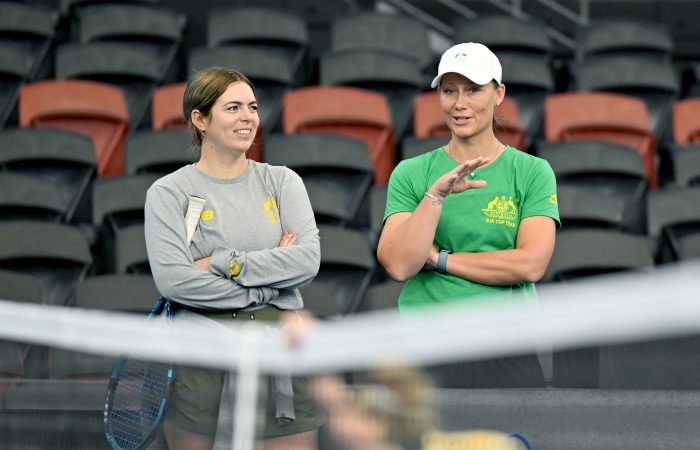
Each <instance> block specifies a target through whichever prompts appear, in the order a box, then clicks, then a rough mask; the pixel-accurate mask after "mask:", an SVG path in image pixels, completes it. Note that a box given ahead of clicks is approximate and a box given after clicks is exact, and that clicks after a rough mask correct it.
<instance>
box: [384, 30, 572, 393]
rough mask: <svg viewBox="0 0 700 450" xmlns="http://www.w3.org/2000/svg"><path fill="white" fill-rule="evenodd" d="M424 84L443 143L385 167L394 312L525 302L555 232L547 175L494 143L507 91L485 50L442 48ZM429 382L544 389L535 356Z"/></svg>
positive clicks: (546, 169) (463, 369) (542, 166)
mask: <svg viewBox="0 0 700 450" xmlns="http://www.w3.org/2000/svg"><path fill="white" fill-rule="evenodd" d="M431 87H433V88H437V90H438V92H439V102H440V108H441V110H442V113H443V117H444V120H445V122H446V124H447V126H448V128H449V129H450V132H451V138H450V141H449V142H448V143H447V144H446V145H444V146H442V147H440V148H437V149H435V150H433V151H429V152H427V153H425V154H422V155H419V156H417V157H414V158H411V159H407V160H404V161H402V162H400V163H399V164H398V165H397V167H396V168H395V169H394V171H393V173H392V175H391V178H390V181H389V187H388V194H387V204H386V211H385V214H384V228H383V230H382V234H381V237H380V239H379V244H378V249H377V257H378V259H379V261H380V263H381V264H382V265H383V266H384V268H385V269H386V271H387V273H388V274H389V276H391V277H392V278H394V279H396V280H399V281H406V284H405V286H404V288H403V291H402V292H401V295H400V297H399V302H398V306H399V309H400V311H401V314H402V315H406V314H409V313H419V312H420V310H419V308H420V307H421V306H426V305H437V304H440V303H445V302H475V301H489V300H490V298H493V299H494V300H492V301H495V299H497V298H498V299H508V298H510V297H512V298H513V299H522V298H523V297H525V298H527V299H532V300H534V299H535V298H536V292H535V282H537V281H539V280H540V279H541V278H542V277H543V275H544V273H545V271H546V269H547V265H548V264H549V260H550V258H551V256H552V252H553V250H554V243H555V231H556V229H557V227H558V226H559V225H560V223H559V211H558V206H557V188H556V180H555V176H554V172H553V171H552V168H551V167H550V166H549V164H548V163H547V161H545V160H543V159H541V158H537V157H535V156H533V155H529V154H527V153H525V152H522V151H520V150H518V149H516V148H513V147H511V146H509V145H506V144H504V143H502V142H500V141H499V139H498V138H497V137H496V135H495V133H494V127H495V126H497V120H496V119H495V117H494V112H495V108H496V106H498V105H499V104H500V103H501V102H502V101H503V99H504V97H505V94H506V86H505V85H504V84H503V82H502V68H501V64H500V62H499V60H498V57H496V55H495V54H494V53H493V52H491V50H489V49H488V48H487V47H486V46H484V45H482V44H478V43H473V42H470V43H463V44H458V45H455V46H453V47H451V48H449V49H448V50H447V51H445V53H444V54H443V55H442V58H441V60H440V63H439V66H438V73H437V76H436V77H435V79H434V80H433V81H432V84H431ZM426 338H429V337H426ZM450 373H451V374H452V375H450ZM436 376H437V377H438V379H439V384H440V385H441V386H444V387H544V376H543V373H542V369H541V367H540V364H539V360H538V359H537V355H536V354H534V353H533V354H531V355H524V356H515V357H507V358H498V359H495V360H488V361H480V362H476V363H468V364H457V365H445V366H442V367H440V368H436Z"/></svg>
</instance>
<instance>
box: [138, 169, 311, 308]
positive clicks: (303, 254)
mask: <svg viewBox="0 0 700 450" xmlns="http://www.w3.org/2000/svg"><path fill="white" fill-rule="evenodd" d="M190 195H196V196H198V197H202V198H204V199H205V200H206V203H205V205H204V210H203V211H202V213H201V215H200V221H199V226H198V228H197V231H196V232H195V234H194V238H193V239H192V243H191V245H189V246H188V245H187V244H186V242H185V241H186V239H187V237H186V225H185V214H186V212H187V205H188V201H189V197H190ZM285 231H296V232H297V234H298V238H297V243H296V245H293V246H289V247H278V245H279V242H280V239H281V238H282V234H283V232H285ZM145 233H146V246H147V249H148V259H149V261H150V265H151V271H152V272H153V277H154V279H155V282H156V286H157V287H158V289H159V291H160V293H161V294H162V295H163V296H164V297H166V298H169V299H171V300H173V301H175V302H178V303H181V304H184V305H187V306H190V307H195V308H201V309H205V310H226V309H257V308H261V307H263V306H264V305H266V304H271V305H274V306H277V307H279V308H281V309H299V308H302V307H303V302H302V299H301V295H300V294H299V290H298V289H297V288H298V287H300V286H303V285H304V284H307V283H309V282H310V281H311V280H313V278H314V277H315V276H316V274H317V273H318V268H319V264H320V256H321V251H320V243H319V236H318V228H317V227H316V222H315V220H314V215H313V211H312V209H311V204H310V203H309V197H308V194H307V193H306V188H305V187H304V184H303V182H302V180H301V178H300V177H299V176H298V175H297V174H296V173H294V172H293V171H292V170H291V169H288V168H287V167H279V166H270V165H268V164H261V163H257V162H255V161H252V160H249V163H248V168H247V169H246V171H245V172H244V173H243V174H242V175H241V176H239V177H237V178H234V179H228V180H222V179H217V178H212V177H210V176H208V175H205V174H204V173H202V172H201V171H199V169H197V167H196V166H195V165H194V164H191V165H188V166H185V167H182V168H181V169H178V170H177V171H175V172H173V173H171V174H169V175H166V176H165V177H163V178H161V179H159V180H158V181H156V182H155V183H154V184H153V186H151V188H150V189H149V190H148V195H147V198H146V206H145ZM209 256H211V272H207V271H205V270H202V269H199V268H198V267H196V266H194V261H195V260H197V259H201V258H205V257H209Z"/></svg>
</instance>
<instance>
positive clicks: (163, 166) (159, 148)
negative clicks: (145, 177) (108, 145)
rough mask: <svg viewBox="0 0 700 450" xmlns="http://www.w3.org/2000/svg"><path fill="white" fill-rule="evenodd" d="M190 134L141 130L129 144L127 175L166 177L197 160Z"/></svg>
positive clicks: (134, 134)
mask: <svg viewBox="0 0 700 450" xmlns="http://www.w3.org/2000/svg"><path fill="white" fill-rule="evenodd" d="M191 142H192V139H191V137H190V133H189V131H187V130H183V129H161V130H141V131H137V132H135V133H132V134H131V135H130V136H129V138H128V139H127V141H126V173H127V174H128V175H134V174H138V173H153V174H161V175H166V174H168V173H170V172H173V171H175V170H176V169H179V168H180V167H182V166H185V165H187V164H190V163H192V162H193V161H194V153H192V151H191V150H190V146H191Z"/></svg>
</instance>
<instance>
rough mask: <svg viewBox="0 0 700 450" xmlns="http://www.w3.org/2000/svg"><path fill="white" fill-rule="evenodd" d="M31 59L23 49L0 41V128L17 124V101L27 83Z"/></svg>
mask: <svg viewBox="0 0 700 450" xmlns="http://www.w3.org/2000/svg"><path fill="white" fill-rule="evenodd" d="M31 64H32V59H31V55H29V54H27V52H26V51H24V49H22V48H20V47H18V46H16V45H13V44H12V43H6V42H2V41H0V126H6V125H7V124H10V123H12V124H16V123H17V100H18V99H19V91H20V88H21V86H22V85H23V84H24V83H25V82H26V81H27V79H28V78H29V75H30V71H31Z"/></svg>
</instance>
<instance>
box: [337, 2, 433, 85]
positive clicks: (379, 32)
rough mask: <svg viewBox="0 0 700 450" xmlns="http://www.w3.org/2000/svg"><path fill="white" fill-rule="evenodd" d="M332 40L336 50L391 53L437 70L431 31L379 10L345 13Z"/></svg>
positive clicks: (406, 17) (421, 66)
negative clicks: (373, 50)
mask: <svg viewBox="0 0 700 450" xmlns="http://www.w3.org/2000/svg"><path fill="white" fill-rule="evenodd" d="M330 40H331V44H330V49H331V50H332V51H340V50H362V49H380V50H388V51H393V52H395V53H398V54H400V55H404V56H407V57H409V58H413V59H414V60H415V61H416V62H417V63H418V66H419V67H420V68H421V69H422V70H428V71H429V72H430V73H432V72H433V71H434V69H435V65H436V64H435V61H436V59H437V58H436V55H435V54H434V53H433V51H432V50H431V48H430V45H429V43H430V39H429V35H428V29H427V27H426V26H425V25H424V24H423V23H422V22H420V21H418V20H416V19H414V18H413V17H409V16H405V15H399V14H387V13H383V12H378V11H361V12H356V13H354V14H345V15H342V16H338V17H337V18H336V19H334V20H333V21H332V22H331V26H330ZM431 79H432V77H431ZM426 85H428V82H427V81H426Z"/></svg>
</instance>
